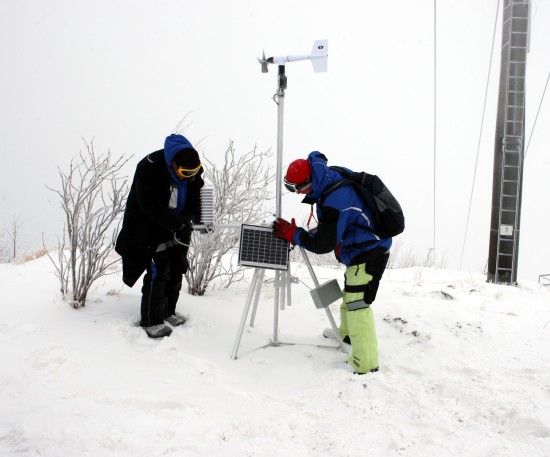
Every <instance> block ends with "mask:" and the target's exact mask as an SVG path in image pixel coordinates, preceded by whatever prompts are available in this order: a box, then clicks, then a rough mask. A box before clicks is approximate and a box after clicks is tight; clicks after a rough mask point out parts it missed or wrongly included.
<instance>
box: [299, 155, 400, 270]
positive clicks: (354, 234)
mask: <svg viewBox="0 0 550 457" xmlns="http://www.w3.org/2000/svg"><path fill="white" fill-rule="evenodd" d="M308 161H309V163H310V165H311V175H312V177H311V178H312V179H311V187H312V192H311V193H310V194H309V195H308V196H307V197H306V198H305V199H304V200H303V202H304V203H309V204H313V203H316V204H317V220H318V221H319V224H318V226H317V227H316V228H315V229H313V230H311V231H309V232H308V231H307V230H304V229H302V228H299V229H297V230H296V232H295V233H294V238H293V242H294V244H297V245H299V246H303V247H304V248H305V249H307V250H308V251H311V252H314V253H316V254H326V253H328V252H331V251H333V250H336V251H337V257H338V260H339V261H340V262H342V263H343V264H345V265H347V266H349V265H355V264H358V263H362V262H364V261H365V259H366V257H367V256H368V253H369V251H372V250H373V249H376V248H380V249H385V250H389V249H390V247H391V244H392V240H391V238H379V237H378V236H376V235H375V234H373V233H372V232H370V231H369V230H368V228H369V227H370V228H372V227H373V218H372V215H371V213H370V212H369V210H368V209H367V207H366V205H365V203H364V202H363V200H362V199H361V197H360V196H359V195H358V194H357V192H356V191H355V190H354V189H353V186H352V185H343V186H341V187H338V188H337V189H336V190H334V191H333V192H331V193H329V194H328V195H327V196H326V197H325V198H323V197H322V196H321V195H322V194H323V192H324V191H325V190H326V189H328V188H329V187H330V186H332V184H334V183H336V182H338V181H340V180H341V179H342V176H340V174H339V173H338V172H337V171H335V170H332V169H330V168H328V167H327V159H326V157H325V156H324V155H323V154H321V153H320V152H318V151H313V152H312V153H310V154H309V156H308ZM378 250H379V249H377V251H378Z"/></svg>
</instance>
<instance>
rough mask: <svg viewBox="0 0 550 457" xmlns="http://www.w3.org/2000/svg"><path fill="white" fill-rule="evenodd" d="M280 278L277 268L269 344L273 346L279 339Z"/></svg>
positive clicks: (277, 343)
mask: <svg viewBox="0 0 550 457" xmlns="http://www.w3.org/2000/svg"><path fill="white" fill-rule="evenodd" d="M280 280H281V272H280V271H279V270H276V271H275V299H274V306H273V339H272V340H271V344H272V345H273V346H279V341H278V339H277V337H278V333H279V281H280Z"/></svg>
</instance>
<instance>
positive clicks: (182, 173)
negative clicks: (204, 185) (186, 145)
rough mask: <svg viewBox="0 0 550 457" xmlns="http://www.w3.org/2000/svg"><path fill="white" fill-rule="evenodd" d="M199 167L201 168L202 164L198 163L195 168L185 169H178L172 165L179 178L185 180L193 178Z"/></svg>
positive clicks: (178, 167)
mask: <svg viewBox="0 0 550 457" xmlns="http://www.w3.org/2000/svg"><path fill="white" fill-rule="evenodd" d="M201 167H202V163H199V166H198V167H196V168H185V167H180V166H178V165H174V170H175V172H176V174H177V175H178V176H179V177H180V178H183V179H186V178H192V177H193V176H195V175H196V174H197V173H198V172H199V170H200V169H201Z"/></svg>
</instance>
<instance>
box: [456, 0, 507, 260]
mask: <svg viewBox="0 0 550 457" xmlns="http://www.w3.org/2000/svg"><path fill="white" fill-rule="evenodd" d="M499 8H500V0H498V2H497V9H496V13H495V25H494V28H493V44H492V45H491V57H490V58H489V70H488V71H487V83H486V85H485V100H484V101H483V113H482V114H481V126H480V128H479V138H478V140H477V153H476V163H475V166H474V177H473V179H472V190H471V192H470V204H469V205H468V216H467V217H466V228H465V229H464V241H463V242H462V253H461V255H460V266H459V270H460V269H461V268H462V260H463V258H464V250H465V248H466V237H467V235H468V225H469V223H470V213H471V211H472V201H473V199H474V187H475V183H476V175H477V164H478V162H479V150H480V149H481V137H482V134H483V123H484V120H485V109H486V108H487V94H488V93H489V80H490V77H491V68H492V65H493V52H494V49H495V37H496V32H497V23H498V10H499Z"/></svg>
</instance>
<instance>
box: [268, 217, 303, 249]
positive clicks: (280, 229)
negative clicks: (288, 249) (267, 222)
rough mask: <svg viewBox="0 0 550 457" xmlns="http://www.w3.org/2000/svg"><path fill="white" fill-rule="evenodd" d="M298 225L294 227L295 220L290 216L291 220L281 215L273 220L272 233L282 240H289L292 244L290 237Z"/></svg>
mask: <svg viewBox="0 0 550 457" xmlns="http://www.w3.org/2000/svg"><path fill="white" fill-rule="evenodd" d="M297 228H298V227H296V221H295V220H294V218H292V221H291V222H288V221H286V220H284V219H283V218H282V217H279V218H278V219H277V220H276V221H275V222H273V234H274V235H275V236H278V237H279V238H282V239H283V240H287V241H290V242H291V243H292V244H294V242H293V241H292V237H293V236H294V232H295V231H296V229H297Z"/></svg>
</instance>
